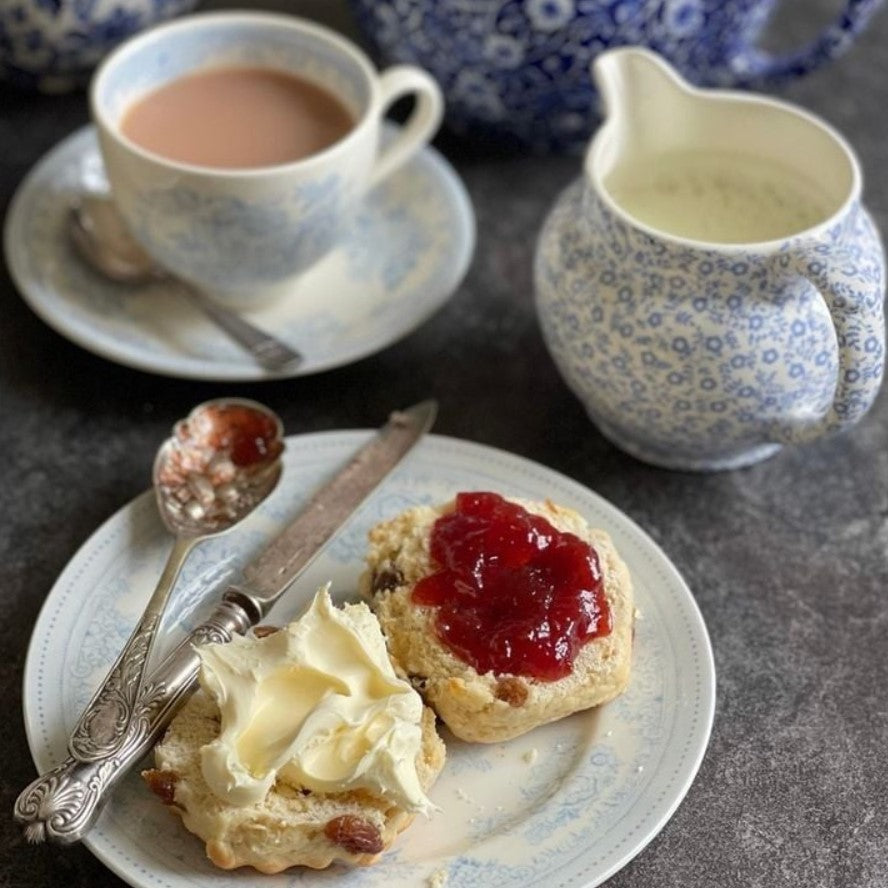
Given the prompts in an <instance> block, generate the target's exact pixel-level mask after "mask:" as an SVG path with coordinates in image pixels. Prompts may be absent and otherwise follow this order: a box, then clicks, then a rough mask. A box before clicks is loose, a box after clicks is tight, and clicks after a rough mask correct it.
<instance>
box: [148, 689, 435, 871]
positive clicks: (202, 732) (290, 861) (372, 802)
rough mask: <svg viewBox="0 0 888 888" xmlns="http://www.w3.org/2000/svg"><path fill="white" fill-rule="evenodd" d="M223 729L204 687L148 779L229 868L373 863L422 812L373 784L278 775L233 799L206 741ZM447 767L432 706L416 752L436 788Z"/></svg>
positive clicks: (159, 750)
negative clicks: (211, 782) (248, 795)
mask: <svg viewBox="0 0 888 888" xmlns="http://www.w3.org/2000/svg"><path fill="white" fill-rule="evenodd" d="M218 735H219V709H218V707H217V706H216V704H215V703H213V702H212V701H211V700H209V699H207V697H206V696H205V695H204V694H203V693H202V692H200V691H198V692H197V693H196V694H195V695H194V696H193V697H192V698H191V699H190V700H189V701H188V703H187V704H186V705H185V708H184V709H183V710H182V711H181V712H180V713H179V714H178V715H177V716H176V718H175V719H174V720H173V722H172V724H171V725H170V727H169V730H168V731H167V733H166V736H165V737H164V739H163V741H162V742H161V743H159V744H158V746H157V747H156V748H155V754H154V761H155V767H154V768H153V769H152V770H148V771H144V772H143V774H142V776H143V778H144V779H145V781H146V782H147V784H148V786H149V787H150V788H151V789H152V790H153V791H154V792H155V793H156V794H157V795H158V796H159V797H160V798H161V800H162V801H163V802H164V803H165V804H167V805H168V806H169V807H170V810H171V811H173V812H175V813H176V814H178V815H179V816H180V817H181V818H182V822H183V823H184V825H185V827H186V828H187V829H188V830H189V831H190V832H192V833H194V834H195V835H197V836H199V837H200V838H201V839H203V841H204V842H205V843H206V852H207V857H209V859H210V860H211V861H212V862H213V863H214V864H216V866H218V867H221V868H222V869H234V868H235V867H239V866H252V867H253V868H255V869H257V870H259V871H260V872H263V873H278V872H281V871H282V870H285V869H287V868H289V867H291V866H308V867H312V868H314V869H323V868H324V867H327V866H330V864H332V863H334V862H341V863H346V864H351V865H353V866H369V865H370V864H373V863H375V862H376V860H377V859H378V858H379V856H380V855H381V854H382V852H384V851H385V850H386V849H387V848H389V847H390V846H391V844H392V842H394V840H395V838H396V837H397V835H398V833H400V832H402V831H403V830H405V829H406V828H407V827H408V826H409V825H410V823H411V821H412V820H413V818H414V816H415V815H414V814H412V813H409V812H407V811H405V810H404V809H403V808H402V807H400V806H399V805H397V804H393V803H392V800H391V799H386V798H384V797H382V796H379V795H374V794H373V793H370V792H367V791H365V790H354V791H352V792H342V793H317V792H312V791H309V790H306V789H300V788H297V787H294V786H291V785H290V784H288V783H287V782H285V781H281V780H279V781H277V782H275V784H274V786H272V788H271V789H270V790H269V791H268V793H267V794H266V795H265V797H264V798H263V799H262V800H261V801H259V802H255V803H253V804H251V805H247V806H235V805H229V804H227V803H225V802H224V801H222V800H221V799H219V798H218V797H217V796H216V795H215V794H214V793H213V792H212V791H211V790H210V788H209V786H208V785H207V782H206V780H205V779H204V776H203V774H202V772H201V762H200V753H199V751H200V748H201V747H202V746H204V745H206V744H209V743H211V742H212V741H213V740H214V739H216V738H217V737H218ZM443 767H444V744H443V743H442V742H441V738H440V737H439V736H438V734H437V732H436V731H435V716H434V713H432V711H431V710H430V709H428V707H426V708H425V709H424V711H423V716H422V749H421V754H420V755H419V756H418V757H417V760H416V770H417V774H418V776H419V782H420V785H421V786H422V787H423V789H424V790H428V789H429V788H430V787H431V786H432V784H433V783H434V782H435V779H436V778H437V776H438V774H439V773H440V772H441V769H442V768H443Z"/></svg>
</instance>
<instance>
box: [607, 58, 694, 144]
mask: <svg viewBox="0 0 888 888" xmlns="http://www.w3.org/2000/svg"><path fill="white" fill-rule="evenodd" d="M592 76H593V77H594V79H595V83H596V86H597V87H598V91H599V93H600V95H601V98H602V101H603V103H604V116H605V118H606V127H607V129H608V130H609V132H610V133H611V136H612V138H614V139H615V140H616V142H617V143H618V144H617V147H616V151H617V152H618V153H623V152H630V151H631V152H632V153H644V152H647V151H649V150H655V149H658V148H659V149H662V148H663V145H664V141H668V135H669V133H670V131H673V130H674V128H675V121H676V119H680V118H683V117H685V116H686V115H687V111H688V109H687V105H688V103H689V102H691V101H692V99H693V93H694V89H693V87H691V86H690V85H689V84H688V83H687V82H686V81H685V80H683V79H682V77H681V76H680V75H679V74H678V72H677V71H676V70H675V69H674V68H672V67H671V66H670V65H669V64H667V63H666V62H665V61H664V60H663V59H662V58H661V57H660V56H658V55H657V54H656V53H653V52H651V51H650V50H647V49H642V48H640V47H622V48H620V49H612V50H608V51H607V52H604V53H602V54H601V55H599V56H598V57H597V58H596V59H595V62H594V63H593V65H592Z"/></svg>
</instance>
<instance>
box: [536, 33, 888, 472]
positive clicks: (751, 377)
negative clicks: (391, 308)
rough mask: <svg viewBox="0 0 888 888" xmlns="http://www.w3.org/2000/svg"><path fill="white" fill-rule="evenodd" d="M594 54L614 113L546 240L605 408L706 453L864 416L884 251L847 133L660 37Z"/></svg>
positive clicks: (802, 436) (786, 438) (880, 338)
mask: <svg viewBox="0 0 888 888" xmlns="http://www.w3.org/2000/svg"><path fill="white" fill-rule="evenodd" d="M593 73H594V77H595V80H596V83H597V86H598V88H599V90H600V91H601V93H602V96H603V97H604V101H605V107H606V111H607V116H606V120H605V123H604V124H603V125H602V126H601V128H600V129H599V130H598V132H597V133H596V134H595V136H594V138H593V140H592V142H591V144H590V146H589V149H588V151H587V154H586V158H585V164H584V171H583V175H582V177H581V178H580V180H579V181H578V182H576V183H574V184H573V185H572V186H570V187H569V188H568V189H567V190H566V191H565V192H564V193H563V194H562V195H561V197H560V198H559V199H558V201H557V203H556V205H555V207H554V208H553V210H552V211H551V213H550V215H549V217H548V219H547V221H546V223H545V225H544V228H543V230H542V232H541V235H540V239H539V243H538V245H537V253H536V260H535V284H536V301H537V312H538V316H539V319H540V324H541V326H542V330H543V335H544V338H545V340H546V344H547V346H548V348H549V350H550V352H551V354H552V357H553V358H554V360H555V363H556V365H557V366H558V368H559V370H560V371H561V373H562V375H563V376H564V379H565V380H566V382H567V384H568V385H569V386H570V387H571V389H572V390H573V391H574V392H575V394H576V395H577V396H578V397H579V398H580V400H581V401H582V402H583V404H584V406H585V407H586V410H587V412H588V413H589V416H590V418H591V419H592V421H593V422H594V423H595V424H596V425H597V426H598V428H599V429H600V430H601V432H602V433H603V434H604V435H606V436H607V437H608V438H610V439H611V440H612V441H613V442H614V443H615V444H617V445H618V446H619V447H621V448H623V449H624V450H626V451H628V452H629V453H631V454H633V455H635V456H637V457H638V458H640V459H643V460H646V461H648V462H651V463H654V464H657V465H661V466H666V467H669V468H677V469H687V470H701V471H707V470H718V469H730V468H736V467H739V466H743V465H748V464H750V463H754V462H756V461H758V460H760V459H763V458H765V457H767V456H770V455H771V454H773V453H774V452H775V451H777V450H778V449H779V448H780V447H781V446H783V445H785V444H790V443H801V442H804V441H808V440H811V439H814V438H817V437H819V436H821V435H824V434H827V433H831V432H836V431H840V430H842V429H845V428H847V427H849V426H851V425H853V424H854V423H856V422H858V421H859V420H860V419H861V417H862V416H863V415H864V414H865V413H866V411H867V410H868V408H869V407H870V405H871V404H872V402H873V400H874V398H875V396H876V394H877V392H878V389H879V384H880V382H881V378H882V372H883V361H884V348H885V331H884V321H883V299H884V256H883V251H882V246H881V243H880V240H879V235H878V232H877V231H876V229H875V226H874V225H873V222H872V220H871V219H870V217H869V215H868V214H867V212H866V211H865V210H864V208H863V206H862V205H861V202H860V192H861V175H860V168H859V165H858V162H857V159H856V158H855V156H854V153H853V151H852V150H851V148H850V147H849V146H848V144H847V143H846V142H845V141H844V139H843V138H842V137H841V136H840V135H839V134H838V133H837V132H836V131H835V130H833V129H832V128H830V127H829V126H828V125H827V124H826V123H824V122H823V121H821V120H819V119H818V118H816V117H814V116H813V115H811V114H808V113H806V112H805V111H802V110H801V109H799V108H796V107H794V106H792V105H789V104H787V103H785V102H779V101H776V100H773V99H769V98H764V97H761V96H756V95H750V94H748V93H739V92H730V91H717V90H702V89H698V88H695V87H692V86H690V85H688V84H687V83H686V82H685V81H684V80H682V79H681V78H680V77H679V76H678V74H677V73H676V72H675V71H674V70H673V69H672V68H671V67H670V66H669V65H668V64H666V62H664V61H663V60H662V59H661V58H660V57H659V56H657V55H656V54H654V53H653V52H650V51H649V50H644V49H637V48H628V49H617V50H611V51H609V52H607V53H604V54H602V55H601V56H599V57H598V59H597V60H596V62H595V65H594V72H593Z"/></svg>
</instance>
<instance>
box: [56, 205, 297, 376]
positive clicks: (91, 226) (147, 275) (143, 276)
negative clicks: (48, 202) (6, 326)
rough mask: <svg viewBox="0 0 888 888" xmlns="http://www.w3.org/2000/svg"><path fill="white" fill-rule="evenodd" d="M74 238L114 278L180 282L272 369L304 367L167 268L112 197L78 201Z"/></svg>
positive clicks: (71, 228)
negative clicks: (141, 240)
mask: <svg viewBox="0 0 888 888" xmlns="http://www.w3.org/2000/svg"><path fill="white" fill-rule="evenodd" d="M68 234H69V236H70V239H71V242H72V244H73V245H74V248H75V249H76V250H77V253H78V254H79V255H80V257H81V258H82V259H83V260H84V261H86V263H87V264H88V265H89V266H90V267H91V268H93V269H95V270H96V271H98V272H100V273H101V274H103V275H104V276H105V277H106V278H108V279H109V280H112V281H116V282H117V283H121V284H136V285H138V284H145V283H149V282H151V281H158V280H165V281H172V282H174V283H175V284H176V285H177V291H178V292H180V293H181V295H182V296H184V297H185V298H186V299H188V301H189V302H190V303H191V304H192V305H193V306H195V307H196V308H198V309H200V310H201V311H202V312H203V313H204V314H205V315H206V316H207V317H208V318H209V319H210V320H211V321H213V322H214V323H215V324H216V325H217V326H218V327H219V328H220V329H221V330H223V331H224V332H225V333H227V334H228V336H229V337H230V338H231V339H232V340H233V341H234V342H236V343H237V344H238V345H240V346H242V347H243V348H244V349H246V350H247V351H248V352H249V353H250V354H251V355H252V356H253V357H254V358H255V359H256V361H257V362H258V363H259V364H260V365H261V366H263V367H264V368H265V369H266V370H271V371H273V372H286V371H292V370H294V369H295V368H296V367H298V366H299V364H301V363H302V360H303V358H302V355H301V354H299V352H297V351H295V350H293V349H292V348H290V347H289V346H288V345H285V344H284V343H283V342H281V341H280V340H279V339H276V338H275V337H273V336H270V335H269V334H268V333H265V332H263V331H262V330H259V329H258V328H256V327H254V326H253V325H252V324H251V323H249V322H248V321H246V320H244V318H242V317H241V316H240V315H239V314H237V313H235V312H233V311H231V310H230V309H228V308H226V307H225V306H223V305H220V304H219V303H218V302H216V301H215V300H213V299H212V298H211V297H209V296H207V295H206V294H205V293H204V292H203V291H201V290H198V289H197V288H196V287H194V286H192V285H191V284H189V283H186V282H185V281H183V280H180V279H179V278H176V277H174V276H173V275H172V274H170V273H169V272H168V271H166V270H165V269H163V268H161V267H160V266H159V265H158V264H157V263H156V262H155V261H154V260H153V259H152V258H151V257H150V256H149V255H148V254H147V253H146V252H145V251H144V250H143V249H142V248H141V247H140V246H139V244H137V243H136V241H135V240H134V239H133V237H132V235H131V234H130V233H129V231H128V230H127V228H126V224H125V223H124V221H123V219H122V218H121V216H120V213H119V212H118V210H117V207H116V206H115V205H114V202H113V201H112V200H111V199H110V198H108V197H103V196H101V195H97V194H84V195H82V196H81V197H80V198H78V200H77V201H75V203H73V204H72V206H71V209H70V212H69V214H68Z"/></svg>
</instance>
